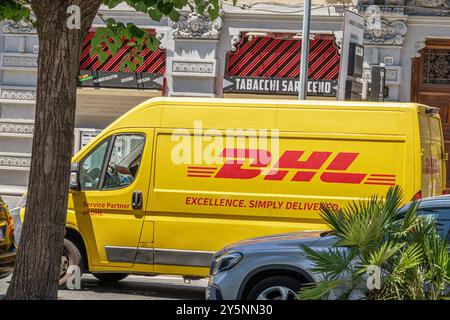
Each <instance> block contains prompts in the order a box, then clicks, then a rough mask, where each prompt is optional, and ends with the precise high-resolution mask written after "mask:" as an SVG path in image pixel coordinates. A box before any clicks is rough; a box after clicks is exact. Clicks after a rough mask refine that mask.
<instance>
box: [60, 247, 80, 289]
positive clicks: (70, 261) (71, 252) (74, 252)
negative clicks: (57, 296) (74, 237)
mask: <svg viewBox="0 0 450 320" xmlns="http://www.w3.org/2000/svg"><path fill="white" fill-rule="evenodd" d="M83 266H84V263H83V256H82V255H81V251H80V249H78V247H77V246H76V244H75V243H73V242H72V241H70V240H69V239H64V249H63V254H62V257H61V265H60V267H59V287H60V288H61V289H66V288H67V281H68V280H69V277H70V275H72V274H73V275H75V276H79V277H81V275H82V274H83ZM74 268H78V270H79V272H77V270H76V269H74ZM69 269H71V270H69ZM74 271H75V272H74Z"/></svg>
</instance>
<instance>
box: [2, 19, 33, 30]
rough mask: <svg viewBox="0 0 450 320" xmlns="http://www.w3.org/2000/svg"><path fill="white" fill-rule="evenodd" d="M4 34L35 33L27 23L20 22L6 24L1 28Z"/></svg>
mask: <svg viewBox="0 0 450 320" xmlns="http://www.w3.org/2000/svg"><path fill="white" fill-rule="evenodd" d="M2 30H3V32H4V33H36V29H35V28H34V27H33V26H32V25H31V24H29V23H25V22H23V21H21V22H17V23H14V22H7V23H5V24H4V25H3V28H2Z"/></svg>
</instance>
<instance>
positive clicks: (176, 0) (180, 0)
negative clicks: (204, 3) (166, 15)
mask: <svg viewBox="0 0 450 320" xmlns="http://www.w3.org/2000/svg"><path fill="white" fill-rule="evenodd" d="M172 3H173V6H174V7H175V8H177V9H183V7H184V6H185V5H186V3H187V1H186V0H173V1H172Z"/></svg>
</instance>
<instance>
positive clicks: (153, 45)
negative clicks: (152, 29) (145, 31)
mask: <svg viewBox="0 0 450 320" xmlns="http://www.w3.org/2000/svg"><path fill="white" fill-rule="evenodd" d="M145 45H146V47H147V48H148V49H150V50H151V51H155V50H157V49H158V45H159V41H158V39H156V37H155V36H150V37H148V38H147V40H146V41H145Z"/></svg>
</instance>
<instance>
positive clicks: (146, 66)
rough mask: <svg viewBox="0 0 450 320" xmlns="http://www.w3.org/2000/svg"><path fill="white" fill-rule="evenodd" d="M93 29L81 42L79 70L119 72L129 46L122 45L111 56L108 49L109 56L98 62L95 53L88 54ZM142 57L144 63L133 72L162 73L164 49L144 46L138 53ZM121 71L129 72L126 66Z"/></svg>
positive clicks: (163, 69)
mask: <svg viewBox="0 0 450 320" xmlns="http://www.w3.org/2000/svg"><path fill="white" fill-rule="evenodd" d="M94 34H95V31H91V32H89V33H88V34H87V36H86V39H84V42H83V51H82V53H81V59H80V70H91V71H112V72H119V71H120V70H119V66H120V64H121V63H122V62H123V61H124V60H125V58H126V53H127V52H128V50H129V47H128V46H126V42H124V46H123V47H122V48H121V49H119V51H118V52H117V53H116V54H115V55H114V56H111V53H110V52H109V50H108V51H107V52H108V54H109V55H110V57H109V58H108V59H107V60H106V61H105V62H104V63H102V64H101V63H100V62H99V61H98V58H97V55H93V56H92V57H91V56H89V53H90V52H91V48H92V45H91V40H92V38H93V37H94ZM139 55H140V56H142V57H143V58H144V63H143V64H142V65H140V66H138V68H137V69H136V71H135V72H137V73H139V72H146V73H156V74H161V75H162V74H164V73H165V69H166V52H165V50H161V49H159V48H158V49H157V50H156V51H151V50H150V49H148V48H146V47H144V50H142V52H141V53H140V54H139ZM122 71H123V72H130V70H128V68H126V69H124V70H122Z"/></svg>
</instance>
